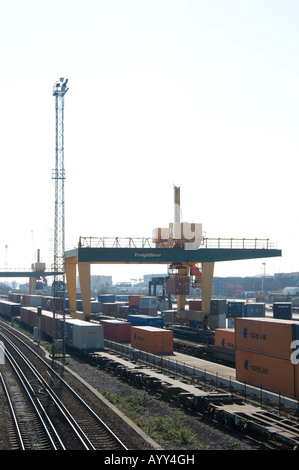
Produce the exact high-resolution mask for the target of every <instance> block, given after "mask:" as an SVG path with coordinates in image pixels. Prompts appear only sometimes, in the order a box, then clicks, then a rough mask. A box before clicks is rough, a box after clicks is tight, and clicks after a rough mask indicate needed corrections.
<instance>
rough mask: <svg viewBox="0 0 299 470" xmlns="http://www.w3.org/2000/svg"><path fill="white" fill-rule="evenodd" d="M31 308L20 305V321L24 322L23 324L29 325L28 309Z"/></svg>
mask: <svg viewBox="0 0 299 470" xmlns="http://www.w3.org/2000/svg"><path fill="white" fill-rule="evenodd" d="M30 310H31V309H30V308H28V307H21V308H20V320H21V322H23V323H25V325H29V311H30Z"/></svg>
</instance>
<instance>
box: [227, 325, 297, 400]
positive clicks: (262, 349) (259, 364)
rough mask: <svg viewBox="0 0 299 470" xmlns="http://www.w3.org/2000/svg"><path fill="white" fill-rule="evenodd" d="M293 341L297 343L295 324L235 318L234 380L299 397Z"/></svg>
mask: <svg viewBox="0 0 299 470" xmlns="http://www.w3.org/2000/svg"><path fill="white" fill-rule="evenodd" d="M294 341H299V324H298V323H296V322H295V321H291V320H283V319H276V318H269V317H267V318H237V319H236V324H235V348H236V349H235V358H236V378H237V380H239V381H241V382H246V383H248V384H251V385H255V386H258V387H263V388H265V389H268V390H271V391H274V392H277V393H282V394H285V395H288V396H291V397H297V398H299V366H298V364H297V363H296V357H295V355H294V353H295V349H292V347H293V346H292V345H294V343H293V342H294ZM294 359H295V360H294Z"/></svg>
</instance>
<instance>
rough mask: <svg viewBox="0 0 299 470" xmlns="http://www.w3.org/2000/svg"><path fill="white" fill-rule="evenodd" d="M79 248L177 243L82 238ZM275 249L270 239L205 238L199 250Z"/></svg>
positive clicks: (152, 246) (172, 245)
mask: <svg viewBox="0 0 299 470" xmlns="http://www.w3.org/2000/svg"><path fill="white" fill-rule="evenodd" d="M78 247H79V248H174V247H175V241H173V240H171V239H168V240H161V241H159V245H158V246H157V244H156V243H155V242H154V241H153V240H152V238H132V237H123V238H122V237H80V238H79V243H78ZM204 248H213V249H243V250H244V249H251V250H252V249H255V250H257V249H259V250H261V249H265V250H268V249H274V248H275V246H274V244H272V243H270V241H269V239H268V238H203V240H202V243H201V245H200V247H199V249H204Z"/></svg>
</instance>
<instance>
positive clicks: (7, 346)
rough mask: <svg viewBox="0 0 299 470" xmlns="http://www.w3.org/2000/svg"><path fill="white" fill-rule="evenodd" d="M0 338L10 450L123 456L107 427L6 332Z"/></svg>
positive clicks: (64, 382) (28, 350) (118, 441)
mask: <svg viewBox="0 0 299 470" xmlns="http://www.w3.org/2000/svg"><path fill="white" fill-rule="evenodd" d="M0 333H1V335H0V338H1V342H2V343H3V344H4V351H5V364H4V365H3V366H2V369H3V370H2V373H1V385H2V388H3V391H4V393H5V396H6V400H7V403H8V406H9V410H10V411H9V414H10V417H11V425H10V427H9V428H10V440H11V443H12V444H11V445H12V448H14V449H47V450H48V449H54V450H77V449H78V450H81V449H83V450H127V447H126V445H125V444H124V443H123V442H122V441H121V440H120V439H119V438H118V437H117V436H116V435H115V434H114V433H113V431H112V430H111V429H110V428H109V426H108V425H106V424H105V422H104V421H103V420H102V419H101V418H100V417H99V416H98V415H97V414H96V413H95V412H94V411H93V410H92V409H91V408H90V406H89V405H88V404H87V403H86V402H85V401H84V400H83V399H82V398H81V397H80V396H79V395H78V393H76V391H75V390H74V389H72V388H71V387H70V386H69V385H68V384H67V382H66V381H65V380H63V378H62V377H61V376H60V375H59V373H57V372H56V371H55V370H54V369H53V368H52V367H50V366H49V365H48V364H47V363H46V362H45V361H44V360H43V359H41V358H40V357H39V356H38V355H37V354H36V353H35V352H34V351H33V349H31V348H30V347H29V346H28V345H27V344H25V343H24V342H23V341H21V340H20V339H19V338H17V336H15V335H13V334H12V333H11V332H9V331H8V330H7V329H5V330H4V329H3V328H2V327H1V331H0ZM16 341H17V342H18V346H16V344H15V342H16ZM29 358H30V359H29ZM65 403H67V406H66V405H65Z"/></svg>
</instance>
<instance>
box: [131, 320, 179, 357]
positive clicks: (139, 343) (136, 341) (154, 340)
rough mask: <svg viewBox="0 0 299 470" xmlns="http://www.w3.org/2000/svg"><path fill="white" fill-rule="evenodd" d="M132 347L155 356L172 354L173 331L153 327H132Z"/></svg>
mask: <svg viewBox="0 0 299 470" xmlns="http://www.w3.org/2000/svg"><path fill="white" fill-rule="evenodd" d="M131 346H132V347H133V348H137V349H142V350H143V351H147V352H151V353H154V354H171V353H172V352H173V331H171V330H164V329H162V328H155V327H151V326H139V327H137V326H132V327H131Z"/></svg>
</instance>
